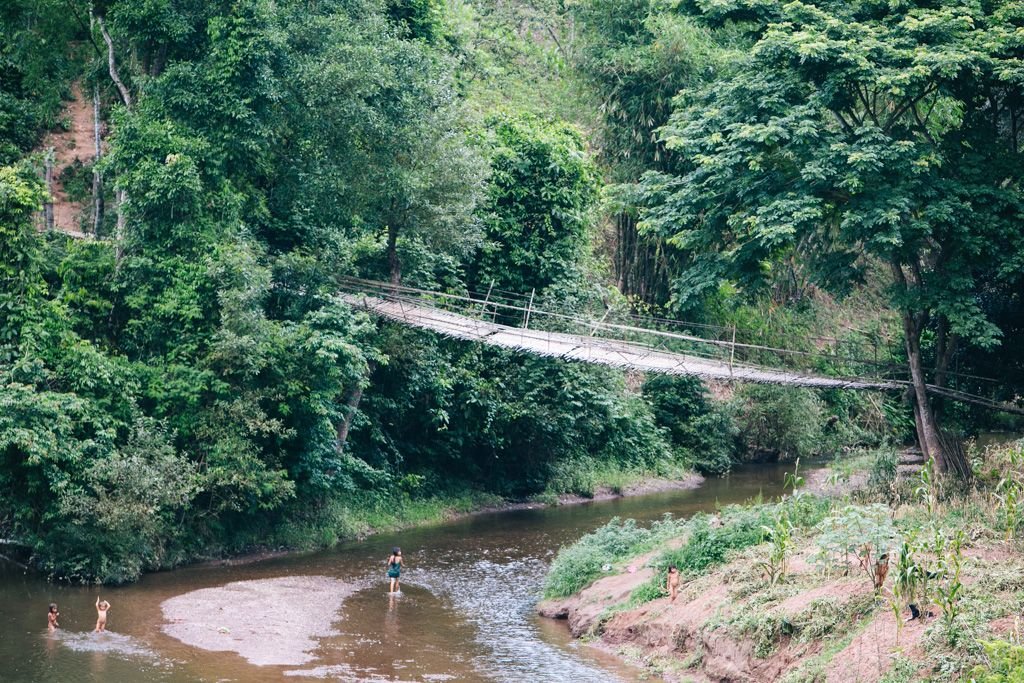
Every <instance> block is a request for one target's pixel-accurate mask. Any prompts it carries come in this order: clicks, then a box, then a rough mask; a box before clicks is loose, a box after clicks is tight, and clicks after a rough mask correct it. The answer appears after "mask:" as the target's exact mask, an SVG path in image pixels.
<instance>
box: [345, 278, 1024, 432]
mask: <svg viewBox="0 0 1024 683" xmlns="http://www.w3.org/2000/svg"><path fill="white" fill-rule="evenodd" d="M338 296H339V297H340V299H341V300H343V301H345V302H346V303H347V304H349V305H350V306H353V307H355V308H358V309H362V310H365V311H368V312H370V313H372V314H374V315H377V316H379V317H382V318H386V319H388V320H391V321H393V322H397V323H400V324H403V325H407V326H411V327H415V328H419V329H423V330H429V331H431V332H434V333H437V334H440V335H443V336H446V337H451V338H455V339H461V340H466V341H472V342H478V343H482V344H487V345H490V346H496V347H500V348H505V349H510V350H513V351H518V352H523V353H530V354H533V355H538V356H546V357H552V358H560V359H564V360H568V361H577V362H584V363H594V364H598V365H606V366H610V367H615V368H620V369H625V370H634V371H639V372H652V373H662V374H669V375H686V376H693V377H700V378H702V379H708V380H718V381H725V382H748V383H758V384H776V385H784V386H794V387H808V388H814V389H852V390H870V391H907V390H908V389H909V388H910V386H911V384H910V381H909V376H908V375H909V371H908V369H907V368H906V367H905V366H904V365H901V364H899V363H896V362H894V361H892V360H888V361H880V360H879V359H878V357H877V355H878V354H877V349H876V353H875V355H874V357H873V358H864V357H852V356H850V355H849V354H847V355H846V356H845V357H840V356H839V355H837V354H836V353H835V352H834V351H833V352H831V353H826V352H814V351H805V350H793V349H781V348H773V347H770V346H765V345H759V344H751V343H743V342H737V341H736V331H735V328H732V334H731V338H726V339H722V338H720V337H721V335H720V334H719V335H718V337H716V336H714V335H710V334H707V332H708V331H709V330H712V329H713V330H716V331H718V332H722V331H725V332H726V333H728V328H716V327H715V326H709V325H701V324H697V323H684V322H680V321H670V320H665V319H659V318H653V317H641V316H632V315H631V316H627V317H626V319H625V320H624V321H620V320H609V316H608V314H606V315H605V316H604V317H602V318H601V319H592V318H590V317H586V316H582V315H579V314H576V313H566V312H557V311H548V310H543V309H541V308H539V307H536V306H535V305H534V297H533V296H532V295H531V296H530V297H529V298H528V299H527V298H526V297H522V296H521V295H514V294H511V293H507V292H505V293H501V292H495V291H494V290H493V288H492V289H491V290H489V291H488V292H487V293H486V294H484V293H466V294H452V293H447V292H441V291H431V290H425V289H418V288H415V287H408V286H403V285H396V284H392V283H388V282H380V281H375V280H365V279H359V278H343V280H342V283H341V292H340V294H339V295H338ZM666 328H667V329H666ZM701 328H704V329H703V331H704V332H705V334H704V336H700V334H697V333H695V332H694V331H693V330H694V329H697V330H700V329H701ZM830 341H832V342H836V341H838V340H830ZM759 361H760V362H759ZM787 363H788V364H789V365H791V366H792V365H798V366H804V367H802V368H800V369H793V368H786V367H780V366H781V365H784V364H787ZM815 365H819V366H821V365H825V366H829V365H831V366H842V367H844V368H856V369H858V370H860V371H861V372H858V373H857V374H849V375H847V374H840V373H833V372H830V373H829V374H824V373H822V372H820V371H819V372H815V371H813V369H810V370H809V369H807V368H808V367H810V368H813V367H814V366H815ZM954 374H955V373H954ZM965 377H970V376H967V375H965ZM974 379H975V380H983V381H986V382H993V383H994V382H995V380H991V379H987V378H974ZM928 391H929V393H931V394H933V395H936V396H943V397H946V398H950V399H953V400H957V401H964V402H967V403H973V404H977V405H981V406H984V407H986V408H990V409H994V410H1002V411H1006V412H1012V413H1017V414H1024V408H1022V407H1020V406H1018V405H1016V404H1015V403H1007V402H1002V401H996V400H993V399H991V398H988V397H985V396H980V395H977V394H972V393H968V392H965V391H960V390H957V389H953V388H949V387H945V386H937V385H934V384H929V385H928Z"/></svg>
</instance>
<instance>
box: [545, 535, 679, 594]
mask: <svg viewBox="0 0 1024 683" xmlns="http://www.w3.org/2000/svg"><path fill="white" fill-rule="evenodd" d="M681 526H682V524H681V523H679V522H676V521H674V520H672V519H671V518H669V517H666V518H665V519H664V520H662V521H660V522H655V523H654V524H652V525H651V526H650V527H649V528H644V527H640V526H637V523H636V520H632V519H627V520H626V521H622V520H620V519H619V518H618V517H615V518H614V519H612V520H611V521H610V522H608V523H607V524H605V525H604V526H603V527H600V528H598V529H596V530H595V531H593V532H591V533H589V534H587V535H586V536H584V537H583V538H581V539H580V540H578V541H576V543H574V544H572V545H570V546H568V547H563V548H562V549H561V550H559V551H558V555H557V556H556V557H555V561H554V562H553V563H552V564H551V571H550V572H548V576H547V579H546V580H545V582H544V597H546V598H562V597H566V596H568V595H572V594H573V593H575V592H577V591H579V590H581V589H582V588H584V587H585V586H587V585H588V584H589V583H591V582H592V581H593V580H594V579H595V578H597V577H598V576H599V575H600V574H601V568H602V567H603V566H604V565H607V564H612V563H614V562H616V561H618V560H621V559H623V558H625V557H629V556H632V555H634V554H637V553H640V552H643V551H644V550H647V549H649V548H652V547H654V546H655V545H656V544H657V543H659V542H660V541H663V540H665V539H667V538H669V537H671V536H672V535H674V534H676V533H678V532H679V530H680V528H681Z"/></svg>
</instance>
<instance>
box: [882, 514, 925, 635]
mask: <svg viewBox="0 0 1024 683" xmlns="http://www.w3.org/2000/svg"><path fill="white" fill-rule="evenodd" d="M917 550H918V545H917V536H916V534H915V533H914V532H911V533H910V534H908V536H907V537H906V538H905V539H904V540H903V542H902V543H901V544H900V549H899V552H898V553H897V555H896V564H895V566H894V568H893V580H892V599H891V600H890V601H889V606H890V607H891V608H892V611H893V615H894V616H895V617H896V643H897V644H899V639H900V633H901V632H902V631H903V610H904V609H906V608H907V607H908V606H909V605H910V604H912V603H914V602H915V601H916V602H921V600H920V598H921V596H922V594H923V587H924V579H925V578H926V577H925V569H924V567H923V566H922V565H921V563H920V562H919V561H918V559H917Z"/></svg>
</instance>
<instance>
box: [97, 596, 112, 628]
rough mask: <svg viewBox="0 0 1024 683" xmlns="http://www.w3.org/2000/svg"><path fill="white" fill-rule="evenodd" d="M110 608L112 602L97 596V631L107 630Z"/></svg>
mask: <svg viewBox="0 0 1024 683" xmlns="http://www.w3.org/2000/svg"><path fill="white" fill-rule="evenodd" d="M109 609H110V603H109V602H107V601H106V600H103V601H102V602H101V601H100V598H99V596H96V629H95V632H96V633H99V632H100V631H106V630H107V610H109Z"/></svg>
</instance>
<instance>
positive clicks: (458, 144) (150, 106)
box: [0, 0, 686, 581]
mask: <svg viewBox="0 0 1024 683" xmlns="http://www.w3.org/2000/svg"><path fill="white" fill-rule="evenodd" d="M74 9H75V10H77V11H80V12H82V15H81V16H86V13H85V10H86V9H87V8H86V7H85V6H84V5H75V7H74ZM442 10H443V8H442V6H441V4H439V3H433V2H429V3H428V2H411V3H404V2H386V3H385V2H377V1H376V0H356V1H355V2H351V1H341V0H339V1H337V2H325V3H318V4H317V5H316V6H315V7H309V6H307V5H306V4H305V3H297V2H295V3H293V2H283V3H268V2H264V1H261V0H241V1H240V2H236V3H230V4H223V5H222V4H217V3H214V4H199V5H196V4H189V3H174V2H172V3H163V4H158V5H138V4H137V3H131V2H118V1H112V2H105V3H102V4H99V5H97V6H96V7H95V11H96V17H97V19H96V22H95V24H94V25H93V31H92V32H89V30H88V28H87V27H88V26H89V24H88V22H81V23H79V22H75V21H74V19H75V17H74V16H70V17H64V18H63V19H60V20H58V16H57V15H58V14H59V8H58V6H57V5H56V4H54V5H53V6H51V5H48V4H46V3H42V4H40V3H33V2H23V3H15V6H14V7H12V8H10V10H9V11H8V10H5V12H6V13H5V14H4V16H3V20H4V22H5V24H4V27H5V28H7V29H10V30H11V31H14V34H16V35H17V36H19V39H22V38H24V41H27V42H24V41H23V42H22V43H17V44H12V46H11V47H10V48H8V47H6V46H5V50H10V52H9V53H5V55H4V58H5V59H9V61H11V62H12V64H13V63H14V61H17V62H18V64H19V66H18V67H17V68H18V69H20V71H18V74H19V75H18V79H20V80H18V79H14V80H8V79H5V80H4V87H8V85H10V87H11V88H13V90H11V91H10V92H11V97H15V98H17V97H20V98H22V100H23V102H22V100H18V101H17V102H16V101H15V100H12V99H10V98H8V99H5V100H4V102H5V103H6V102H14V104H12V105H11V107H15V108H14V109H10V111H11V112H13V113H12V114H11V115H10V116H9V117H7V118H3V119H2V121H3V122H4V125H7V122H10V124H11V125H16V126H20V128H19V130H23V131H24V135H21V134H19V136H15V135H13V134H11V135H6V134H5V141H6V140H10V141H12V143H13V145H14V146H13V147H10V148H9V149H8V148H5V150H6V151H5V154H7V155H8V157H10V158H17V157H20V156H22V154H23V153H24V152H25V151H27V150H29V149H31V148H32V146H33V145H34V144H35V143H36V142H37V140H38V133H39V132H41V130H42V129H43V128H45V127H46V126H47V125H49V122H48V120H47V119H46V116H51V117H52V116H53V114H54V113H55V111H56V110H55V106H56V105H59V103H60V94H64V93H66V92H67V91H68V90H69V88H70V82H71V79H72V78H79V79H90V80H89V81H88V82H90V83H92V82H95V83H96V84H98V85H99V86H100V89H101V98H102V100H103V106H102V109H103V111H104V112H105V113H107V114H108V115H109V119H110V121H109V124H110V132H109V136H108V139H107V143H108V151H107V154H106V155H105V158H104V159H103V160H102V162H101V164H100V169H101V171H102V173H103V174H104V176H105V179H106V182H107V184H108V186H109V187H113V188H116V190H117V191H118V193H119V195H118V196H119V197H123V198H124V199H125V201H124V202H123V204H121V205H119V206H108V214H109V216H108V217H109V220H108V221H106V222H104V223H103V226H102V230H103V232H102V233H101V236H106V237H107V238H108V239H109V241H106V242H75V241H70V240H66V239H64V238H62V237H59V236H50V237H44V236H42V235H40V234H38V233H37V232H36V231H35V229H34V227H33V225H32V215H33V212H35V211H37V210H38V209H39V208H40V205H41V203H42V201H43V200H44V198H45V192H44V191H43V189H42V188H41V187H40V184H39V182H38V181H37V180H36V177H35V174H34V169H32V168H31V161H29V162H28V165H22V166H18V167H5V168H3V169H2V172H0V198H2V206H0V209H2V221H0V253H2V254H3V256H4V259H3V262H4V266H3V268H4V269H5V270H4V271H3V278H2V281H0V284H2V291H0V303H2V304H3V316H2V318H0V330H2V335H3V338H2V346H0V349H2V351H3V359H2V360H3V362H2V365H0V386H2V389H0V401H2V403H3V405H4V406H5V410H4V411H3V414H2V416H0V456H2V457H0V462H2V465H0V493H2V496H0V501H2V502H0V536H2V537H4V538H8V539H12V540H14V541H16V542H18V543H21V544H24V545H26V546H27V547H28V548H29V549H30V550H31V554H32V558H33V560H34V562H35V563H36V564H37V565H39V566H41V567H44V568H46V569H47V570H48V571H50V572H51V573H52V574H54V575H57V576H66V577H72V578H77V579H83V580H84V579H90V580H91V579H100V580H106V581H122V580H130V579H132V578H134V577H136V576H138V574H139V573H140V572H141V571H144V570H147V569H153V568H158V567H164V566H172V565H174V564H176V563H178V562H181V561H184V560H187V559H188V558H190V557H194V556H195V555H197V554H201V553H206V552H211V551H213V552H216V551H219V550H227V551H231V550H237V549H240V548H244V547H246V546H250V545H268V544H274V543H281V542H283V543H288V544H293V545H294V544H305V543H319V542H332V541H333V540H337V539H338V538H340V537H343V536H344V535H346V534H350V533H354V532H356V531H359V530H362V528H363V527H362V526H361V525H362V524H364V523H365V522H364V521H363V520H366V519H373V518H374V517H376V518H377V519H378V523H381V524H387V523H400V521H401V520H400V519H396V515H397V516H398V517H400V515H401V514H408V515H410V516H412V517H416V516H417V515H421V514H423V511H424V510H430V509H436V510H438V511H440V509H441V508H442V507H443V503H439V502H437V501H441V500H444V499H445V496H447V497H448V498H449V499H450V500H452V501H466V500H493V496H492V497H490V498H488V495H489V494H500V495H505V496H524V495H530V494H537V493H541V492H548V493H554V494H557V493H561V492H563V491H576V492H582V493H592V492H593V490H594V489H595V487H596V486H598V485H599V484H600V483H602V481H603V480H604V478H609V479H614V477H616V476H618V475H617V474H616V473H618V472H621V471H626V470H628V471H631V472H636V473H642V472H648V471H662V472H673V473H674V472H677V471H679V470H681V469H683V468H685V466H686V460H685V458H683V457H681V456H680V455H679V454H677V453H674V452H673V450H672V449H671V448H670V447H669V445H668V443H667V441H666V439H665V437H664V433H663V431H662V429H661V428H660V427H659V426H658V425H657V424H656V423H655V420H654V418H653V415H652V414H651V411H650V408H649V406H648V404H647V403H646V402H645V401H644V400H643V398H642V397H641V396H639V395H636V394H634V393H632V392H630V391H628V390H627V388H626V385H625V381H624V378H623V377H622V375H621V373H617V372H614V371H611V370H605V369H596V368H592V367H587V366H582V365H565V364H560V363H556V362H554V361H551V360H546V359H535V358H529V357H522V356H516V355H512V354H509V353H504V352H497V351H493V350H484V349H481V348H478V347H474V346H470V345H466V344H461V343H457V342H451V341H446V340H440V339H437V338H435V337H432V336H429V335H424V334H420V333H416V332H410V331H408V330H402V329H399V328H394V327H391V326H387V325H384V326H381V327H377V326H375V325H374V324H373V323H372V322H371V321H370V320H369V319H368V318H367V317H365V316H363V315H358V314H356V313H354V312H353V311H352V310H350V309H349V308H348V307H347V306H345V305H342V304H340V303H339V302H338V301H337V300H336V299H335V298H334V296H333V295H334V294H335V292H336V291H337V281H336V278H337V277H338V276H344V275H358V276H364V277H374V278H381V279H387V278H392V279H394V280H398V279H402V280H404V281H406V282H408V283H411V284H414V285H422V286H427V287H440V288H445V289H449V290H451V291H454V292H464V291H466V290H467V289H468V288H472V287H479V286H481V283H483V282H485V281H486V282H487V283H488V284H489V283H490V282H492V281H493V282H495V283H496V284H495V285H494V286H495V288H496V289H498V288H501V289H505V290H509V291H518V292H525V291H533V290H536V292H537V295H538V297H539V298H547V299H550V300H559V301H564V302H569V303H571V304H572V305H574V306H577V307H582V306H586V305H587V302H588V301H590V300H593V299H594V298H595V297H597V296H599V295H600V294H601V291H602V290H601V287H600V285H599V284H598V279H597V278H594V277H591V275H593V274H594V273H595V272H596V271H595V270H594V268H595V267H596V266H595V263H594V262H593V261H592V259H591V258H590V253H589V251H590V242H591V237H592V229H591V228H592V224H593V208H594V203H595V201H596V199H597V181H598V174H597V171H596V168H595V166H594V164H593V161H592V160H591V159H590V157H589V155H588V153H587V150H586V148H585V145H584V142H583V139H582V136H581V134H580V133H579V132H578V131H577V130H576V129H574V128H573V127H572V126H571V125H569V124H567V123H564V122H560V121H554V120H551V119H549V118H546V117H544V116H541V115H539V114H536V113H520V112H508V111H506V112H494V113H493V114H488V115H487V116H486V117H482V118H474V116H475V114H474V113H473V106H471V105H473V103H471V102H468V101H467V100H466V99H465V96H463V95H461V94H460V93H459V88H458V84H457V80H458V79H457V76H456V68H455V67H456V64H458V62H459V56H458V55H459V54H460V53H465V51H466V50H468V49H470V46H468V45H465V44H459V40H458V37H457V33H458V31H457V30H456V29H458V28H459V27H458V26H457V25H455V24H452V25H450V26H449V25H448V24H446V23H445V21H446V20H445V19H444V16H445V15H444V11H442ZM38 13H44V14H47V16H48V17H49V18H48V19H47V21H51V22H54V23H53V25H52V26H51V25H50V24H47V23H46V22H39V21H36V18H37V17H36V15H37V14H38ZM79 18H81V17H79ZM100 22H102V24H101V23H100ZM481 26H482V25H481ZM449 28H451V29H452V31H453V32H452V33H451V34H450V33H449V31H448V29H449ZM103 30H106V31H108V33H109V35H110V36H111V38H112V52H113V58H114V61H115V64H116V68H117V72H118V75H119V76H120V78H121V80H122V81H123V83H124V85H125V88H126V92H127V93H128V95H127V97H126V96H125V95H124V94H123V93H121V92H120V91H119V90H118V89H117V88H115V87H114V84H113V83H112V82H111V80H112V77H108V74H107V70H108V65H107V59H106V57H107V55H106V54H105V51H103V50H100V51H98V52H94V53H92V54H90V53H88V51H85V52H84V53H80V52H76V51H75V50H72V49H71V45H70V42H71V41H77V43H78V45H81V44H83V43H86V44H87V43H94V44H96V45H97V46H98V47H105V38H104V36H102V35H101V32H102V31H103ZM44 38H45V39H47V40H53V41H54V44H57V45H64V44H67V49H66V50H64V51H61V50H57V51H53V50H50V51H46V50H43V49H41V48H40V47H39V45H40V44H41V42H40V41H42V39H44ZM32 41H36V42H32ZM16 48H17V49H18V50H21V52H18V53H17V54H15V52H14V50H15V49H16ZM15 57H17V58H18V59H17V60H15ZM54 60H58V61H59V60H64V61H61V62H60V63H61V64H65V62H66V66H67V68H66V69H64V71H61V70H59V69H56V68H54V67H53V65H54V64H55V63H56V62H55V61H54ZM10 68H14V67H13V66H12V67H10ZM62 68H63V67H62ZM45 69H49V72H48V73H50V74H51V76H53V78H56V79H57V80H56V81H54V80H52V79H51V80H50V81H46V82H45V85H46V86H47V87H46V89H40V88H39V87H38V86H39V84H40V83H43V81H41V80H39V73H41V70H45ZM32 78H36V79H37V80H35V81H33V80H31V79H32ZM33 84H35V85H33ZM19 88H20V89H19ZM5 92H6V91H5ZM54 93H58V94H57V95H56V99H54V97H55V96H54ZM18 102H22V104H24V103H28V104H24V106H22V104H18ZM15 105H17V107H21V109H17V107H16V106H15ZM29 105H31V106H29ZM4 111H5V112H7V111H8V110H7V109H5V110H4ZM5 116H6V114H5ZM5 130H6V129H5ZM67 177H68V178H72V177H73V173H72V172H69V173H68V174H67ZM81 191H82V190H79V194H80V193H81ZM108 199H109V200H110V201H111V203H113V193H109V194H108ZM114 214H119V216H118V218H119V220H117V221H115V220H114ZM122 222H123V229H122V228H121V227H119V225H120V224H121V223H122ZM417 501H422V504H421V503H419V502H417ZM459 504H460V505H461V503H459ZM402 511H405V512H402Z"/></svg>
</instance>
